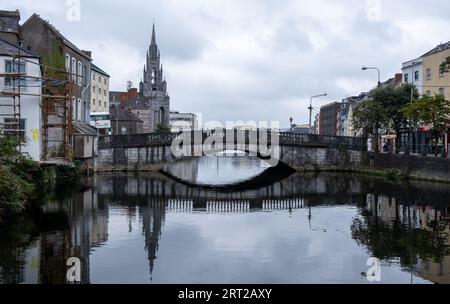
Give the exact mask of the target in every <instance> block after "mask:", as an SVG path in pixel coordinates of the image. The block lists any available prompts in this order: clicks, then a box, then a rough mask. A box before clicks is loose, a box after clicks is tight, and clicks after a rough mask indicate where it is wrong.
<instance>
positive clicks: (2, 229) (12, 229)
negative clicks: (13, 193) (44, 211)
mask: <svg viewBox="0 0 450 304" xmlns="http://www.w3.org/2000/svg"><path fill="white" fill-rule="evenodd" d="M35 230H36V226H35V225H34V223H33V221H32V220H29V218H27V217H26V216H21V217H19V218H16V219H15V221H14V223H12V224H8V225H6V226H0V283H4V284H17V283H20V282H22V281H23V269H24V267H25V254H26V251H27V250H28V249H30V247H31V246H32V244H33V237H32V235H33V234H34V233H35V232H36V231H35Z"/></svg>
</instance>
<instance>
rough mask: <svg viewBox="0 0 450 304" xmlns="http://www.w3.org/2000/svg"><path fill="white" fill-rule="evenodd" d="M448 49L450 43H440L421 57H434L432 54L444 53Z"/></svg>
mask: <svg viewBox="0 0 450 304" xmlns="http://www.w3.org/2000/svg"><path fill="white" fill-rule="evenodd" d="M448 49H450V41H449V42H446V43H441V44H439V45H438V46H437V47H435V48H434V49H432V50H431V51H429V52H427V53H425V54H424V55H423V57H425V56H430V55H434V54H437V53H440V52H442V51H446V50H448Z"/></svg>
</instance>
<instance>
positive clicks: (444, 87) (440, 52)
mask: <svg viewBox="0 0 450 304" xmlns="http://www.w3.org/2000/svg"><path fill="white" fill-rule="evenodd" d="M448 57H450V42H447V43H444V44H440V45H438V46H437V47H435V48H434V49H432V50H431V51H429V52H428V53H426V54H425V55H423V68H422V73H423V75H424V77H423V93H424V94H425V95H428V96H434V95H443V96H445V99H446V100H450V73H446V72H445V71H443V70H442V69H441V65H442V63H443V62H444V61H445V60H446V59H447V58H448Z"/></svg>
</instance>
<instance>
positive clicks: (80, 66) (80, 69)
mask: <svg viewBox="0 0 450 304" xmlns="http://www.w3.org/2000/svg"><path fill="white" fill-rule="evenodd" d="M82 80H83V65H82V64H81V61H78V85H79V86H80V87H81V83H82Z"/></svg>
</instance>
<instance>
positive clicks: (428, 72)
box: [427, 68, 431, 80]
mask: <svg viewBox="0 0 450 304" xmlns="http://www.w3.org/2000/svg"><path fill="white" fill-rule="evenodd" d="M427 80H431V69H430V68H428V69H427Z"/></svg>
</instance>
